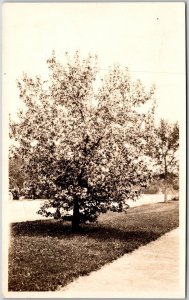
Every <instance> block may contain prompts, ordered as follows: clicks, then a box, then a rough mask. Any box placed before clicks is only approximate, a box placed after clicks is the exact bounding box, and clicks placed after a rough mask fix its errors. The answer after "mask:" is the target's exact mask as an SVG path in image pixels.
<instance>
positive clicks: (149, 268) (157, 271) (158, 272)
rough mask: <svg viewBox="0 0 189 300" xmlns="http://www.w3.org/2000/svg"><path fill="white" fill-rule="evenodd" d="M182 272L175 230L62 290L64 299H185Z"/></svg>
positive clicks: (177, 237) (176, 230)
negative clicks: (181, 279)
mask: <svg viewBox="0 0 189 300" xmlns="http://www.w3.org/2000/svg"><path fill="white" fill-rule="evenodd" d="M181 275H182V274H180V275H179V229H175V230H173V231H171V232H169V233H167V234H165V235H164V236H162V237H160V238H159V239H158V240H156V241H154V242H151V243H150V244H148V245H146V246H142V247H140V248H139V249H137V250H135V251H134V252H132V253H130V254H126V255H124V256H122V257H121V258H119V259H117V260H116V261H114V262H112V263H110V264H108V265H105V266H104V267H102V268H101V269H100V270H99V271H96V272H92V273H91V274H90V275H89V276H84V277H80V278H78V279H77V280H75V281H74V282H72V283H71V284H69V285H67V286H66V287H64V288H62V289H60V290H59V292H61V295H62V297H64V298H81V297H82V298H114V297H115V298H119V297H120V298H137V297H138V298H184V285H183V281H182V283H180V282H179V278H180V276H181Z"/></svg>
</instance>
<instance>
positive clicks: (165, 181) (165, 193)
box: [164, 156, 168, 202]
mask: <svg viewBox="0 0 189 300" xmlns="http://www.w3.org/2000/svg"><path fill="white" fill-rule="evenodd" d="M164 171H165V180H164V183H165V189H164V202H167V184H168V182H167V175H168V173H167V161H166V156H165V157H164Z"/></svg>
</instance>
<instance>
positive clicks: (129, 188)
mask: <svg viewBox="0 0 189 300" xmlns="http://www.w3.org/2000/svg"><path fill="white" fill-rule="evenodd" d="M66 57H67V61H66V63H65V64H64V65H63V64H61V63H59V62H58V61H57V59H56V57H55V54H54V53H53V54H52V57H51V58H50V59H49V60H48V61H47V64H48V68H49V72H50V75H49V79H48V81H42V80H41V78H40V77H39V76H37V77H36V78H34V79H32V78H30V77H28V76H27V75H26V74H24V76H23V79H22V80H20V81H18V88H19V91H20V98H21V99H22V100H23V103H24V104H25V107H26V109H25V110H24V109H23V110H21V111H20V112H19V114H18V117H19V122H17V123H16V122H14V121H11V122H10V134H11V138H13V139H16V140H17V141H18V144H19V146H18V147H17V148H16V147H15V149H14V153H15V155H17V153H20V154H21V156H22V159H23V161H24V164H23V165H22V171H23V172H24V173H25V174H28V176H29V178H30V180H29V181H28V185H27V182H25V184H26V185H27V188H28V189H30V188H31V187H32V188H31V189H33V190H35V195H39V194H40V195H41V194H43V196H44V197H47V198H50V199H49V200H48V201H47V202H46V203H45V204H44V205H43V206H42V207H41V210H40V213H41V214H43V215H45V216H50V215H51V216H54V217H55V218H62V217H63V213H64V210H65V209H66V210H67V211H72V210H73V217H72V226H73V230H77V229H78V227H79V224H80V223H81V222H84V221H87V220H88V221H95V220H96V218H97V217H98V215H99V214H100V213H102V212H106V211H107V210H108V209H111V207H112V205H111V203H112V202H114V203H117V204H118V206H117V207H118V209H119V211H120V210H122V208H123V205H124V203H125V201H126V199H133V200H134V199H137V197H138V196H139V195H140V192H141V189H142V188H144V187H146V186H147V184H148V182H149V180H150V177H151V169H150V168H149V163H148V161H146V159H147V157H146V156H145V155H144V153H145V147H144V144H145V143H146V141H145V126H144V124H145V122H146V124H147V123H149V120H151V119H150V118H149V116H150V115H153V109H150V110H149V111H146V112H144V113H139V112H137V109H138V108H139V107H142V106H143V105H144V104H145V103H146V102H150V101H151V103H152V106H153V101H154V87H152V88H151V89H150V90H149V91H146V90H145V88H144V86H143V85H142V83H141V82H140V81H139V80H138V81H136V82H133V81H132V80H131V78H130V75H129V72H128V70H127V69H125V70H124V71H123V70H121V69H120V67H119V66H118V65H117V66H114V67H113V68H110V69H109V72H108V74H107V76H106V77H105V78H104V79H103V80H102V81H101V84H100V86H99V80H97V81H96V79H97V78H98V77H97V74H98V68H97V58H96V57H92V56H90V55H89V56H88V57H87V58H86V59H81V58H80V56H79V53H78V52H76V53H75V55H74V56H73V58H72V59H70V57H69V56H68V55H67V54H66ZM51 207H54V208H55V209H56V212H55V213H54V214H53V213H52V212H49V211H48V209H49V208H51ZM114 210H115V206H114Z"/></svg>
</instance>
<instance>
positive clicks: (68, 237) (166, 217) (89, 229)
mask: <svg viewBox="0 0 189 300" xmlns="http://www.w3.org/2000/svg"><path fill="white" fill-rule="evenodd" d="M178 225H179V203H178V202H168V203H156V204H150V205H143V206H140V207H134V208H130V209H129V210H128V213H127V214H124V213H107V214H104V215H102V216H101V217H100V219H99V223H98V224H95V225H84V226H83V227H82V229H81V232H80V233H77V234H73V233H72V232H71V224H69V223H67V224H66V223H64V224H63V223H61V222H60V221H55V220H45V221H44V220H41V221H31V222H22V223H14V224H12V229H11V230H12V238H11V244H10V251H9V291H54V290H56V289H57V288H60V286H65V285H67V284H68V283H70V282H71V281H73V280H74V279H75V278H77V277H79V276H82V275H86V274H89V273H90V272H91V271H94V270H97V269H99V268H100V267H101V266H103V265H104V264H106V263H109V262H111V261H113V260H115V259H116V258H118V257H120V256H122V255H123V254H125V253H129V252H131V251H133V250H135V249H137V248H138V247H140V246H142V245H145V244H147V243H149V242H151V241H153V240H156V239H157V238H158V237H160V236H161V235H162V234H164V233H166V232H168V231H170V230H172V229H174V228H176V227H177V226H178Z"/></svg>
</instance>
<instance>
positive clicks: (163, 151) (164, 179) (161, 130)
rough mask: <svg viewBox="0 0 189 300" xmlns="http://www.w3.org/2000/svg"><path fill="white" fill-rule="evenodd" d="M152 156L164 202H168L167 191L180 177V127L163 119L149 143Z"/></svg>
mask: <svg viewBox="0 0 189 300" xmlns="http://www.w3.org/2000/svg"><path fill="white" fill-rule="evenodd" d="M147 146H148V150H149V153H150V155H151V156H152V158H153V159H154V161H155V165H156V167H157V169H156V170H157V173H156V174H155V175H156V179H157V175H158V178H159V182H160V186H162V188H163V190H164V201H165V202H166V201H167V191H168V188H169V187H170V186H173V185H175V182H176V181H177V180H176V179H175V177H177V176H178V168H179V163H178V150H179V125H178V122H175V123H173V124H171V123H169V122H168V121H166V120H164V119H161V120H160V123H159V125H158V126H156V127H155V128H154V133H153V135H152V136H151V138H150V140H149V141H148V143H147Z"/></svg>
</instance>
